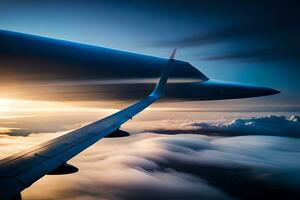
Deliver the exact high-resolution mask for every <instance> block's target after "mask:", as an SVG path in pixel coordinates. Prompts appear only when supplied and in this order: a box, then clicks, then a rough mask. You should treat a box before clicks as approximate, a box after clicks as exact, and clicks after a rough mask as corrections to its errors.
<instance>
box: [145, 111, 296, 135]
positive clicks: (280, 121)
mask: <svg viewBox="0 0 300 200" xmlns="http://www.w3.org/2000/svg"><path fill="white" fill-rule="evenodd" d="M150 131H153V132H157V133H162V134H176V133H186V132H190V133H193V134H208V135H219V136H241V135H270V136H283V137H300V120H299V117H298V116H291V117H290V118H286V117H285V116H274V115H271V116H266V117H256V118H245V119H243V118H240V119H235V120H233V121H231V122H221V123H220V122H219V123H216V122H192V123H185V124H182V125H181V126H178V129H176V127H175V129H174V130H165V129H160V128H158V129H150Z"/></svg>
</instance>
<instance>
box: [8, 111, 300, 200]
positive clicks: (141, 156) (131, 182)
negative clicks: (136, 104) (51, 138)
mask: <svg viewBox="0 0 300 200" xmlns="http://www.w3.org/2000/svg"><path fill="white" fill-rule="evenodd" d="M298 119H299V118H298V117H292V118H290V119H286V118H284V117H275V116H267V117H261V118H251V119H237V120H235V121H232V122H230V123H228V124H227V125H225V123H223V124H222V123H214V124H215V125H210V126H211V127H218V128H217V129H218V130H221V129H224V130H225V132H228V131H229V130H230V131H233V130H236V131H239V132H240V134H241V135H242V136H228V135H227V137H220V136H209V135H203V134H200V132H199V130H198V133H197V134H194V133H193V132H190V130H191V129H190V127H189V126H196V127H197V128H198V127H200V125H199V123H193V122H190V123H189V126H188V125H187V124H184V125H182V124H180V123H179V122H178V123H176V121H174V122H173V123H174V125H177V126H178V127H181V133H182V134H168V135H164V134H163V135H162V134H154V133H151V132H144V133H140V134H133V135H132V136H130V137H126V138H120V139H116V138H115V139H104V140H102V141H101V142H99V143H98V144H96V145H95V146H93V147H91V148H90V149H89V150H87V151H85V152H84V153H83V154H81V155H80V156H78V157H75V158H74V159H73V160H72V161H70V163H71V164H73V165H75V166H77V167H78V168H79V169H80V170H79V172H78V173H76V174H72V175H67V176H46V177H45V178H43V179H41V180H40V181H39V182H37V183H36V184H34V185H33V187H30V188H29V189H28V190H26V191H25V192H24V194H23V197H24V199H25V200H26V199H57V198H60V199H86V200H94V199H116V200H119V199H183V198H185V199H297V198H299V197H300V194H299V192H298V190H297V188H299V187H300V181H299V180H300V171H299V169H300V161H299V159H297V158H298V157H299V156H300V139H297V138H295V137H278V136H271V135H280V134H278V133H277V132H275V133H274V134H270V133H271V131H272V130H274V128H275V125H274V124H276V127H279V129H281V131H283V130H284V128H289V129H288V130H292V129H291V127H293V128H295V127H296V125H294V124H293V123H299V121H298ZM149 123H150V122H149ZM216 124H218V125H216ZM251 124H254V125H255V126H254V125H251ZM270 124H271V125H270ZM202 126H203V124H202ZM248 126H250V128H249V129H250V130H253V131H256V132H258V131H259V130H260V131H261V133H260V134H259V135H248V136H245V132H243V131H244V129H246V127H248ZM251 126H253V128H251ZM269 126H271V127H272V128H267V129H262V128H261V127H269ZM184 127H188V128H187V129H186V130H184ZM264 131H265V132H266V135H264ZM170 132H171V131H170ZM177 133H179V131H178V132H177ZM35 135H36V134H35ZM44 135H45V134H44ZM236 135H237V133H236ZM6 137H11V136H6ZM30 137H31V135H30V136H29V137H27V138H30ZM41 188H43V189H41Z"/></svg>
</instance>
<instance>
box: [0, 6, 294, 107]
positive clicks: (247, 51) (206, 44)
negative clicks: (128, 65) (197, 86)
mask: <svg viewBox="0 0 300 200" xmlns="http://www.w3.org/2000/svg"><path fill="white" fill-rule="evenodd" d="M297 7H298V2H297V1H287V2H285V3H282V2H281V1H267V0H264V1H246V2H243V3H241V2H239V1H226V2H225V1H215V0H214V1H189V3H186V2H185V1H133V0H132V1H130V0H129V1H118V0H111V1H105V0H104V1H1V6H0V11H1V12H0V19H1V23H0V29H3V30H11V31H18V32H24V33H30V34H35V35H41V36H47V37H52V38H58V39H65V40H70V41H75V42H80V43H86V44H92V45H97V46H103V47H109V48H114V49H120V50H124V51H130V52H137V53H141V54H147V55H154V56H158V57H165V58H166V57H168V56H169V54H170V52H171V50H172V49H173V48H175V47H177V48H179V50H178V54H177V59H179V60H184V61H187V62H190V63H191V64H192V65H193V66H195V67H197V68H198V69H199V70H200V71H202V72H203V73H204V74H205V75H207V76H208V77H209V78H211V79H217V80H224V81H235V82H243V83H248V84H254V85H262V86H268V87H272V88H275V89H277V90H280V91H281V92H282V93H281V94H279V95H276V97H266V98H258V99H254V100H253V103H252V104H257V105H258V104H260V106H261V105H264V104H266V103H271V104H272V103H273V104H274V105H276V106H277V107H278V106H283V105H285V106H298V102H299V98H300V96H299V92H298V85H299V79H298V74H299V72H300V71H299V67H298V64H299V58H298V55H299V43H300V42H299V39H298V37H297V36H298V35H299V26H298V21H299V14H298V12H297ZM242 102H243V101H242ZM247 103H248V102H247V101H246V102H245V103H244V104H245V105H247Z"/></svg>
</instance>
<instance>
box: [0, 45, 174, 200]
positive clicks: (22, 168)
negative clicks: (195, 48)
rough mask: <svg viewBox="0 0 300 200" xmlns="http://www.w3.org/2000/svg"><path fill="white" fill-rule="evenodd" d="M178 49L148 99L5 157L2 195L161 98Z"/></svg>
mask: <svg viewBox="0 0 300 200" xmlns="http://www.w3.org/2000/svg"><path fill="white" fill-rule="evenodd" d="M175 52H176V49H175V50H174V51H173V53H172V55H171V57H170V59H169V61H168V64H167V65H166V66H165V67H164V69H163V72H162V75H161V78H160V80H159V81H158V83H157V84H156V86H155V88H154V90H153V92H152V93H151V94H150V95H149V96H147V97H146V98H145V99H143V100H141V101H139V102H137V103H135V104H133V105H131V106H129V107H127V108H125V109H123V110H121V111H119V112H117V113H115V114H113V115H110V116H108V117H106V118H104V119H101V120H98V121H96V122H94V123H92V124H89V125H87V126H84V127H82V128H80V129H77V130H75V131H72V132H70V133H68V134H66V135H63V136H60V137H58V138H55V139H53V140H50V141H48V142H45V143H43V144H40V145H38V146H36V147H33V148H31V149H28V150H26V151H23V152H20V153H18V154H15V155H13V156H10V157H8V158H5V159H3V160H1V161H0V199H1V200H6V199H7V200H8V199H12V198H14V197H15V196H18V195H19V194H20V192H21V191H22V190H24V189H25V188H27V187H29V186H30V185H32V184H33V183H34V182H35V181H37V180H38V179H40V178H42V177H43V176H44V175H46V174H49V173H51V172H52V171H53V170H55V169H57V168H58V167H59V166H61V165H63V164H65V163H66V162H67V161H68V160H70V159H71V158H73V157H74V156H76V155H77V154H79V153H80V152H81V151H83V150H85V149H86V148H88V147H89V146H91V145H93V144H94V143H95V142H97V141H98V140H100V139H101V138H103V137H105V136H107V135H109V134H110V133H112V132H113V131H115V130H117V129H118V128H119V127H120V126H121V125H122V124H123V123H125V122H127V121H128V120H129V119H132V117H133V116H135V115H136V114H138V113H139V112H141V111H142V110H144V109H145V108H147V107H148V106H149V105H151V104H152V103H153V102H155V101H156V100H158V99H159V98H161V97H162V96H163V94H164V90H165V86H166V84H167V79H168V76H169V72H170V68H171V66H172V64H173V62H174V56H175Z"/></svg>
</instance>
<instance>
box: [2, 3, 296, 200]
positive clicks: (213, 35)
mask: <svg viewBox="0 0 300 200" xmlns="http://www.w3.org/2000/svg"><path fill="white" fill-rule="evenodd" d="M298 8H299V3H298V2H297V1H284V2H283V1H277V0H275V1H267V0H261V1H258V0H254V1H243V2H241V1H217V0H211V1H205V0H203V1H178V0H173V1H171V0H165V1H147V0H145V1H134V0H123V1H121V0H103V1H91V0H87V1H79V0H75V1H67V0H64V1H58V0H51V1H50V0H45V1H35V0H26V1H20V0H10V1H5V0H4V1H1V2H0V29H2V30H10V31H17V32H23V33H30V34H34V35H40V36H46V37H51V38H57V39H64V40H69V41H74V42H80V43H85V44H91V45H96V46H102V47H108V48H113V49H120V50H124V51H130V52H136V53H141V54H146V55H152V56H158V57H163V58H167V57H169V54H170V52H171V51H172V49H174V48H175V47H177V48H178V52H177V59H179V60H184V61H187V62H189V63H191V64H192V65H193V66H195V67H196V68H197V69H199V70H200V71H201V72H203V73H204V74H205V75H206V76H208V77H209V78H211V79H217V80H224V81H233V82H242V83H247V84H253V85H261V86H267V87H271V88H274V89H277V90H280V91H281V93H280V94H277V95H273V96H267V97H259V98H250V99H243V100H225V101H212V102H209V101H204V102H163V103H157V104H156V103H155V105H153V106H151V107H150V108H148V109H146V110H145V111H143V112H142V113H141V114H139V115H138V116H137V117H135V118H134V119H133V120H131V121H129V122H128V123H126V124H125V125H124V126H122V130H124V131H127V132H129V133H130V136H129V137H126V138H113V139H109V138H106V139H103V140H101V141H100V142H98V143H96V144H95V145H94V146H92V147H90V148H88V149H87V150H86V151H84V152H83V153H81V154H79V155H78V156H76V157H75V158H74V159H72V160H70V161H69V163H70V164H72V165H74V166H76V167H78V168H79V172H77V173H75V174H71V175H63V176H45V177H43V178H42V179H40V180H39V181H38V182H36V183H35V184H33V185H32V186H31V187H30V188H28V189H26V190H25V191H24V192H23V193H22V197H23V200H35V199H39V200H40V199H45V200H46V199H47V200H52V199H53V200H54V199H64V200H69V199H70V200H71V199H72V200H74V199H75V200H77V199H78V200H79V199H80V200H95V199H110V200H121V199H122V200H123V199H125V200H127V199H130V200H131V199H174V200H177V199H191V200H193V199H212V200H215V199H299V197H300V193H299V191H298V188H299V187H300V182H299V180H300V178H299V177H300V171H299V169H300V162H299V159H298V158H299V152H300V148H299V147H300V121H299V116H300V107H299V100H300V94H299V89H298V86H299V84H300V80H299V78H298V76H299V75H298V74H299V72H300V68H299V66H298V65H299V61H300V59H299V55H300V54H299V53H300V52H299V51H300V49H299V48H300V47H299V44H300V41H299V38H298V36H299V32H300V28H299V25H298V23H299V14H298ZM0 52H1V46H0ZM0 67H2V68H3V67H5V66H0ZM7 80H8V81H9V77H7ZM2 81H3V80H2ZM79 84H82V83H81V82H80V83H79ZM1 86H2V85H1ZM1 86H0V95H1V98H0V159H2V158H5V157H7V156H9V155H12V154H14V153H18V152H19V151H22V150H25V149H27V148H30V147H32V146H35V145H38V144H40V143H42V142H44V141H48V140H50V139H52V138H55V137H58V136H60V135H63V134H66V133H67V132H69V131H72V130H74V129H77V128H79V127H82V126H84V125H86V124H89V123H91V122H93V121H95V120H98V119H101V118H103V117H105V116H108V115H110V114H112V113H114V112H116V111H118V110H119V109H120V108H122V107H125V106H126V104H121V105H118V104H117V106H115V105H116V102H111V101H108V102H101V101H99V99H97V101H96V100H95V99H93V98H90V97H89V96H88V98H90V99H86V100H85V101H78V102H73V101H72V102H69V101H67V100H65V101H61V100H60V101H55V98H49V99H48V100H47V99H46V100H45V99H44V100H33V99H30V98H27V97H28V96H30V94H29V93H28V91H29V90H26V91H25V90H24V91H21V92H22V94H23V96H21V97H20V98H18V99H10V98H2V97H5V94H8V93H6V92H7V91H6V92H4V90H2V91H1ZM46 86H49V85H46ZM26 87H27V86H26ZM29 88H30V87H29ZM31 89H32V90H34V89H35V88H31ZM48 90H51V89H50V87H49V88H48ZM38 92H40V93H41V94H43V91H42V90H39V91H38ZM81 95H83V94H81ZM54 97H55V96H54ZM102 103H103V104H102Z"/></svg>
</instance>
